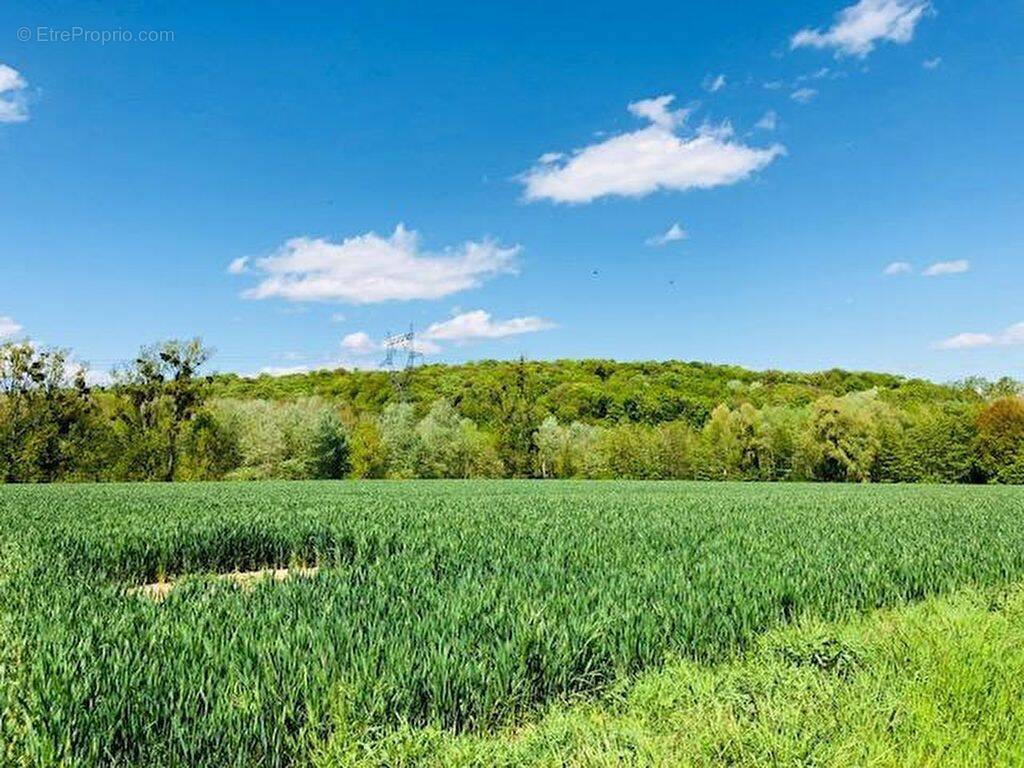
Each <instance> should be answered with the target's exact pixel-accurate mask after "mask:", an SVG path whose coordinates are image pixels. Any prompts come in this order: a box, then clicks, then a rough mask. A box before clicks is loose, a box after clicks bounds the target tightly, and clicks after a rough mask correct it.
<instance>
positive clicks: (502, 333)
mask: <svg viewBox="0 0 1024 768" xmlns="http://www.w3.org/2000/svg"><path fill="white" fill-rule="evenodd" d="M554 327H556V326H555V324H554V323H552V322H551V321H550V320H545V319H543V318H540V317H514V318H511V319H509V320H495V319H493V318H492V317H491V314H490V313H489V312H485V311H484V310H482V309H477V310H474V311H472V312H463V313H462V314H460V315H456V316H455V317H453V318H451V319H449V320H445V321H443V322H440V323H434V324H433V325H431V326H430V327H429V328H427V330H426V331H424V332H423V338H425V339H430V340H434V341H454V342H464V341H474V340H480V339H503V338H505V337H506V336H518V335H520V334H523V333H536V332H538V331H546V330H549V329H551V328H554Z"/></svg>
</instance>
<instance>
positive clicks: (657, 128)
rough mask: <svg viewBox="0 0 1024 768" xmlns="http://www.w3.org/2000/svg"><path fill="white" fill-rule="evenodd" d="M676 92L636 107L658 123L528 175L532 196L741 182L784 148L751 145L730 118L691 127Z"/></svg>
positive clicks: (564, 197)
mask: <svg viewBox="0 0 1024 768" xmlns="http://www.w3.org/2000/svg"><path fill="white" fill-rule="evenodd" d="M673 101H674V97H673V96H671V95H666V96H659V97H657V98H653V99H644V100H642V101H637V102H633V103H632V104H630V105H629V111H630V112H631V113H632V114H633V115H635V116H637V117H640V118H642V119H645V120H648V121H649V122H650V123H651V124H650V125H649V126H647V127H645V128H641V129H639V130H636V131H632V132H630V133H622V134H618V135H616V136H612V137H611V138H608V139H606V140H604V141H601V142H598V143H596V144H591V145H590V146H587V147H584V148H582V149H579V150H577V151H576V152H574V153H573V154H572V155H571V156H570V157H568V158H563V159H562V160H560V161H557V162H551V163H541V164H539V165H536V166H534V167H533V168H532V169H530V170H529V171H527V172H526V173H525V174H523V176H522V177H521V181H522V182H523V184H524V185H525V193H524V197H525V199H526V200H528V201H535V200H551V201H554V202H559V203H589V202H591V201H592V200H596V199H598V198H600V197H606V196H610V195H618V196H622V197H643V196H645V195H649V194H651V193H652V192H655V191H657V190H675V191H683V190H688V189H707V188H711V187H718V186H724V185H729V184H735V183H737V182H740V181H743V180H744V179H746V178H747V177H749V176H750V175H751V174H753V173H754V172H756V171H758V170H760V169H762V168H764V167H765V166H767V165H768V164H769V163H771V162H772V161H773V160H775V159H776V158H777V157H780V156H781V155H783V154H785V148H784V147H783V146H782V145H780V144H775V145H772V146H770V147H765V148H757V147H750V146H747V145H746V144H743V143H742V142H740V141H736V140H734V139H733V138H732V129H731V127H730V126H729V124H728V123H727V122H726V123H722V124H719V125H714V126H709V125H705V126H702V127H701V128H698V129H696V130H685V128H684V125H685V122H686V118H687V117H688V115H689V110H686V109H677V110H672V109H670V105H671V104H672V102H673Z"/></svg>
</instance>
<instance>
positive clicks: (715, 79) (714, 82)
mask: <svg viewBox="0 0 1024 768" xmlns="http://www.w3.org/2000/svg"><path fill="white" fill-rule="evenodd" d="M702 85H703V88H704V90H705V91H707V92H708V93H718V91H720V90H722V89H723V88H725V75H708V76H707V77H705V78H704V82H703V84H702Z"/></svg>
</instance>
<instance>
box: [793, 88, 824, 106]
mask: <svg viewBox="0 0 1024 768" xmlns="http://www.w3.org/2000/svg"><path fill="white" fill-rule="evenodd" d="M817 95H818V91H817V89H816V88H797V89H796V90H795V91H793V92H792V93H791V94H789V98H791V99H792V100H793V101H795V102H796V103H797V104H809V103H810V102H811V101H812V100H813V99H814V97H815V96H817Z"/></svg>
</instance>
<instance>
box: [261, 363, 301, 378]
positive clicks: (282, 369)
mask: <svg viewBox="0 0 1024 768" xmlns="http://www.w3.org/2000/svg"><path fill="white" fill-rule="evenodd" d="M312 370H313V368H311V367H310V366H308V365H268V366H266V367H265V368H260V370H259V372H260V373H261V374H266V375H267V376H292V375H293V374H296V373H309V372H310V371H312Z"/></svg>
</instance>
